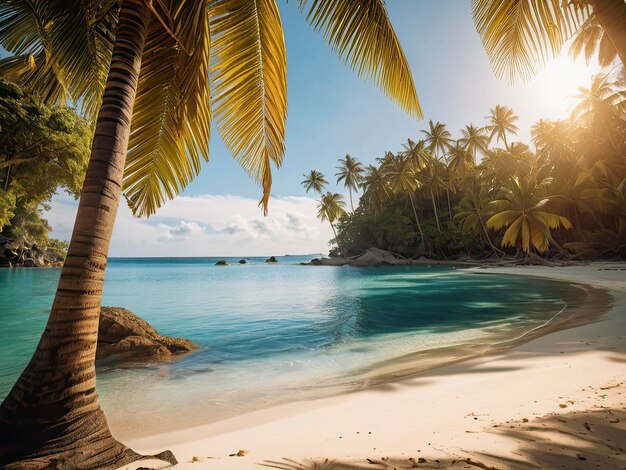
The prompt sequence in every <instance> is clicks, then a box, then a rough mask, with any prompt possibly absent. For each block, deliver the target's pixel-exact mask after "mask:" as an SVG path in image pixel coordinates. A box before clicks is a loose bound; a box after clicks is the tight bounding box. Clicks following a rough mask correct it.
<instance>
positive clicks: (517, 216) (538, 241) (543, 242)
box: [487, 172, 572, 253]
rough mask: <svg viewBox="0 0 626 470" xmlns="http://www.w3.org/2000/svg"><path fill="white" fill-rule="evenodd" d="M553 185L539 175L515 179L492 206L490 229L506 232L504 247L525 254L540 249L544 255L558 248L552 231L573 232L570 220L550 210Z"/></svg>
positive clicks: (548, 179)
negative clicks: (565, 230) (509, 247)
mask: <svg viewBox="0 0 626 470" xmlns="http://www.w3.org/2000/svg"><path fill="white" fill-rule="evenodd" d="M551 183H552V178H543V179H542V178H540V177H538V176H537V173H535V172H531V173H529V174H527V175H524V176H521V177H515V178H511V179H510V180H509V182H508V184H506V185H505V186H504V187H503V188H502V195H501V197H500V198H499V199H497V200H495V201H492V202H491V203H490V210H491V211H492V212H493V215H492V216H491V217H490V218H489V220H487V227H489V228H492V229H494V230H499V229H502V228H506V231H505V232H504V235H503V237H502V242H501V245H502V246H503V247H507V246H511V247H520V248H521V249H522V250H523V251H524V252H525V253H529V252H530V251H531V250H532V249H536V250H537V251H539V252H540V253H543V252H545V251H547V250H548V248H549V246H550V244H554V245H556V242H555V241H554V239H553V238H552V235H551V233H550V230H551V229H556V228H559V227H563V228H566V229H570V228H572V224H571V223H570V221H569V220H568V219H567V218H565V217H563V216H562V215H559V214H555V213H554V212H550V209H549V207H548V206H547V204H548V202H549V201H550V200H551V199H552V198H553V197H554V196H551V195H549V193H548V188H549V186H550V184H551ZM557 246H558V245H557Z"/></svg>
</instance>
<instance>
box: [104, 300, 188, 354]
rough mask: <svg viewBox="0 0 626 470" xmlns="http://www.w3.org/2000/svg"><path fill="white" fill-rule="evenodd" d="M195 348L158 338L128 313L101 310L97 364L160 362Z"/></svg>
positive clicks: (105, 308)
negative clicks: (98, 362)
mask: <svg viewBox="0 0 626 470" xmlns="http://www.w3.org/2000/svg"><path fill="white" fill-rule="evenodd" d="M195 349H199V346H198V345H197V344H196V343H194V342H193V341H191V340H188V339H183V338H173V337H171V336H162V335H160V334H159V333H158V332H157V331H156V330H155V329H154V328H152V326H150V324H149V323H148V322H147V321H145V320H143V319H141V318H139V317H138V316H137V315H135V314H134V313H133V312H131V311H130V310H127V309H125V308H120V307H102V309H101V313H100V326H99V331H98V347H97V350H96V360H98V361H100V362H124V361H164V360H169V359H171V358H172V357H173V356H174V355H178V354H182V353H186V352H189V351H193V350H195Z"/></svg>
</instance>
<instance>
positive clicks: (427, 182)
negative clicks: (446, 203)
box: [417, 157, 452, 233]
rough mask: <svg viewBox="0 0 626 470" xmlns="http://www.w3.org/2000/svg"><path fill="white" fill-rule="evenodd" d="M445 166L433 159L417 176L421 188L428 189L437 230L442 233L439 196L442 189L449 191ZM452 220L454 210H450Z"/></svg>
mask: <svg viewBox="0 0 626 470" xmlns="http://www.w3.org/2000/svg"><path fill="white" fill-rule="evenodd" d="M445 168H446V167H445V165H444V164H443V163H442V162H441V161H439V160H438V159H436V158H434V157H431V158H430V161H429V162H428V163H427V164H426V166H425V167H424V168H423V169H422V170H421V171H420V172H419V174H418V175H417V178H418V181H419V183H420V186H422V187H424V188H428V192H429V193H430V200H431V202H432V205H433V213H434V214H435V222H436V223H437V230H438V231H439V233H441V223H440V222H439V211H438V210H437V196H438V195H439V191H440V190H441V189H445V190H446V192H447V190H448V186H447V185H446V184H445V180H444V176H443V174H444V171H445ZM450 219H452V210H451V209H450Z"/></svg>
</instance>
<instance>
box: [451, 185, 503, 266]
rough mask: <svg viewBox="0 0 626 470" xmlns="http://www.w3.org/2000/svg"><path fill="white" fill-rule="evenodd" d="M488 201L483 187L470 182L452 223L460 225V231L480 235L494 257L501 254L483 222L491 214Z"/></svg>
mask: <svg viewBox="0 0 626 470" xmlns="http://www.w3.org/2000/svg"><path fill="white" fill-rule="evenodd" d="M489 203H490V200H489V198H488V197H487V194H486V192H485V190H484V189H483V187H482V186H481V185H480V184H479V183H478V182H477V181H476V180H474V181H472V183H471V184H469V185H468V187H467V188H466V191H465V195H464V196H463V198H462V199H461V201H460V203H459V212H458V213H457V214H456V215H455V216H454V221H455V222H456V223H458V224H460V227H461V230H463V231H464V232H470V233H480V234H481V235H482V236H484V237H485V241H486V242H487V244H488V245H489V247H490V248H491V251H492V252H493V253H494V254H495V255H499V254H501V253H502V251H501V250H499V249H498V248H496V247H495V245H494V244H493V242H492V241H491V237H490V236H489V231H488V230H487V226H486V224H485V221H486V220H487V219H488V218H489V216H490V214H491V212H490V209H489Z"/></svg>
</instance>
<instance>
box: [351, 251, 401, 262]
mask: <svg viewBox="0 0 626 470" xmlns="http://www.w3.org/2000/svg"><path fill="white" fill-rule="evenodd" d="M349 264H350V266H383V265H388V266H396V265H399V264H410V260H407V259H406V258H404V257H403V256H400V255H395V254H393V253H391V252H390V251H386V250H381V249H379V248H369V249H368V250H367V251H366V252H365V253H362V254H361V255H358V256H355V257H353V258H350V263H349Z"/></svg>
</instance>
